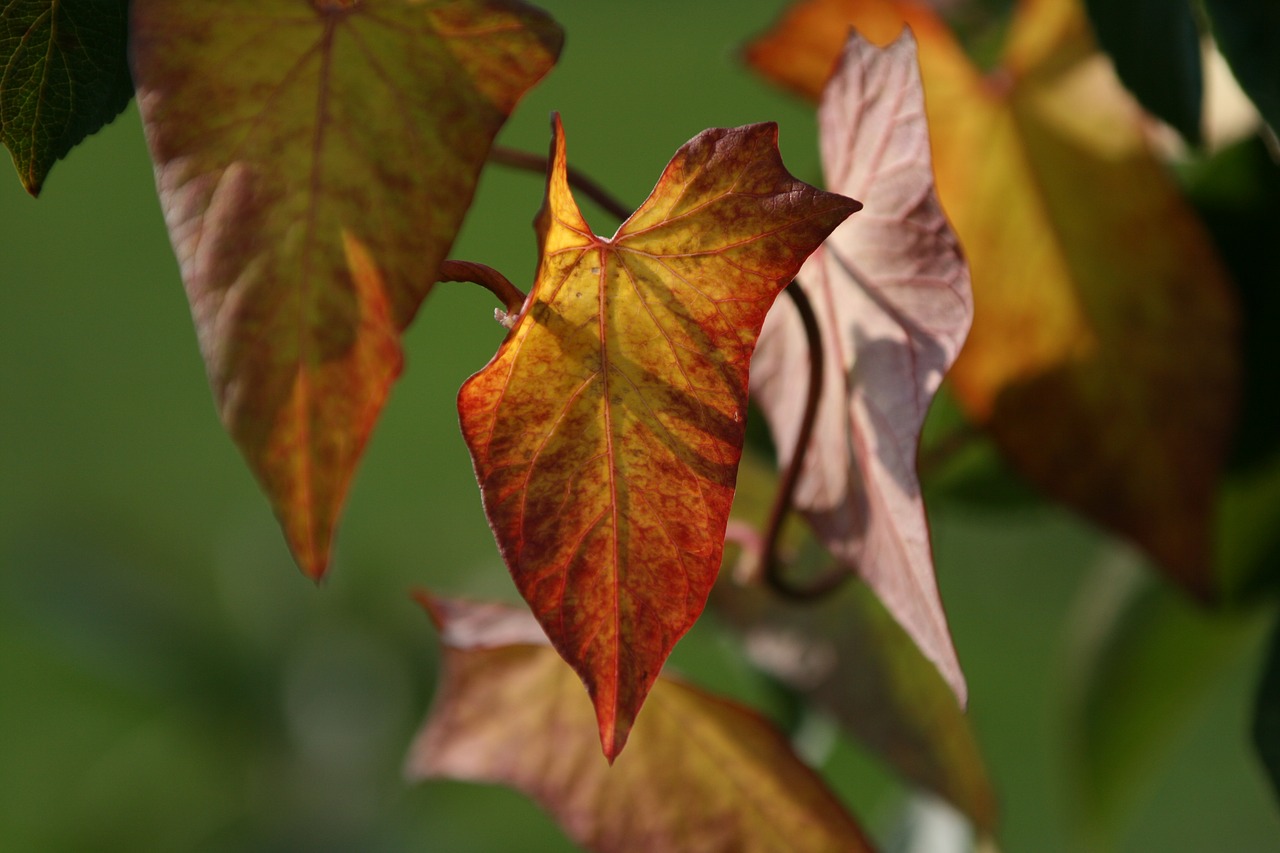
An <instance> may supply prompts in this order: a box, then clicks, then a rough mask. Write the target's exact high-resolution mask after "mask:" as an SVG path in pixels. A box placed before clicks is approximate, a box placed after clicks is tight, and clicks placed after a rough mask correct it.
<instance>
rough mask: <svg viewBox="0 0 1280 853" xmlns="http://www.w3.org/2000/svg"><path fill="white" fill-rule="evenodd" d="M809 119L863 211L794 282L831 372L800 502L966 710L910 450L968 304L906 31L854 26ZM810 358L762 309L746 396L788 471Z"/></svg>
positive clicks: (793, 330) (785, 324) (782, 313)
mask: <svg viewBox="0 0 1280 853" xmlns="http://www.w3.org/2000/svg"><path fill="white" fill-rule="evenodd" d="M818 115H819V124H820V129H821V136H822V160H823V169H824V171H825V173H826V179H827V185H828V187H829V188H830V189H831V190H833V191H835V192H840V193H843V194H845V195H849V196H851V197H854V198H857V199H859V200H861V201H862V202H863V203H864V205H865V209H864V210H863V212H862V214H861V215H860V216H858V217H857V218H856V219H850V220H848V221H846V222H845V223H844V224H843V225H842V226H840V227H839V228H838V229H836V231H835V232H834V233H833V234H832V235H831V236H830V237H829V238H828V239H827V241H826V242H825V243H824V244H823V246H822V248H820V249H819V250H818V251H817V252H815V253H814V254H813V255H812V256H811V257H810V258H809V260H808V261H807V262H806V263H805V265H804V267H803V269H802V270H801V272H800V276H799V280H800V285H801V286H802V287H803V288H804V291H805V293H806V294H808V296H809V299H810V300H811V302H812V303H813V307H814V311H815V312H816V314H817V315H818V319H819V323H820V325H821V328H822V337H823V347H824V352H825V358H826V378H825V381H824V386H825V387H824V388H823V394H822V400H821V403H820V406H819V410H818V422H817V425H816V429H815V431H814V437H813V440H812V443H811V444H810V449H809V453H808V456H807V458H806V460H805V468H804V470H803V472H802V475H801V478H800V481H799V484H798V488H797V493H796V506H797V507H798V508H799V509H801V510H803V511H804V513H805V515H806V516H807V518H808V519H809V521H810V523H811V524H812V525H813V527H814V529H815V530H816V531H817V533H818V535H819V537H820V538H821V539H822V541H823V543H824V544H825V545H826V547H827V548H828V549H829V550H830V551H831V552H832V553H833V554H834V555H835V556H836V557H837V558H838V559H840V560H841V561H842V562H844V563H845V564H847V565H848V566H849V567H850V568H851V569H852V570H853V571H854V572H856V573H857V574H858V575H859V576H860V577H862V578H863V579H864V580H865V581H866V582H867V584H868V585H869V586H870V587H871V588H872V589H873V590H875V592H876V594H877V595H878V596H879V597H880V599H881V600H882V601H883V603H884V605H885V607H886V609H887V610H888V611H889V613H891V614H892V615H893V616H894V618H895V619H897V621H898V622H899V623H900V624H901V625H902V626H903V628H904V629H905V630H906V632H907V633H908V634H909V635H910V636H911V638H912V639H913V640H914V641H915V642H916V643H917V644H918V645H919V647H920V649H921V651H922V652H923V653H924V655H925V657H927V658H928V659H929V660H930V661H932V662H933V664H934V665H935V666H937V667H938V670H939V671H940V672H941V673H942V675H943V677H944V678H945V679H946V681H947V683H948V684H950V685H951V688H952V689H953V690H954V691H955V693H956V696H957V698H958V699H959V701H960V702H961V704H963V703H964V702H965V698H966V688H965V682H964V675H963V673H962V672H961V670H960V664H959V661H958V660H957V658H956V654H955V649H954V647H953V646H952V643H951V637H950V633H949V631H948V629H947V622H946V616H945V614H944V613H943V610H942V602H941V599H940V597H939V595H938V589H937V583H936V581H935V580H934V573H933V555H932V551H931V548H930V544H929V528H928V521H927V519H926V517H925V511H924V502H923V500H922V498H921V494H920V483H919V479H918V476H917V472H916V451H917V447H918V444H919V440H920V430H921V427H922V425H923V424H924V418H925V414H926V412H927V411H928V408H929V403H930V401H931V400H932V399H933V395H934V392H936V391H937V389H938V385H939V383H940V382H941V381H942V376H943V374H944V373H945V372H946V371H947V369H948V368H949V367H950V366H951V363H952V362H953V361H954V360H955V357H956V354H957V353H958V352H959V350H960V346H961V344H962V343H963V342H964V338H965V335H966V334H967V333H968V329H969V324H970V321H971V319H972V316H973V298H972V294H971V291H970V287H969V272H968V268H967V266H966V265H965V263H964V260H963V258H962V256H961V253H960V249H959V245H958V243H957V241H956V238H955V235H954V233H953V232H952V230H951V227H950V225H949V224H948V222H947V220H946V217H945V216H944V214H943V212H942V208H941V207H940V205H939V204H938V199H937V196H936V194H935V191H934V182H933V170H932V165H931V163H932V161H931V158H930V152H929V133H928V127H927V125H926V122H925V114H924V95H923V90H922V88H921V84H920V74H919V69H918V66H917V63H916V45H915V40H914V38H912V36H911V34H910V33H909V32H908V33H904V34H903V35H902V36H901V37H900V38H899V39H898V40H897V41H896V42H894V43H893V44H891V45H889V46H888V47H887V48H884V49H880V48H877V47H875V46H874V45H872V44H871V43H870V42H867V41H866V40H864V39H863V38H861V37H860V36H858V35H857V34H856V33H855V34H852V35H851V36H850V38H849V41H848V43H847V45H846V47H845V51H844V55H843V56H842V58H841V61H840V63H839V65H838V66H837V69H836V72H835V74H834V76H833V77H832V79H831V81H830V82H829V83H828V84H827V88H826V90H825V92H824V94H823V98H822V105H821V107H820V109H819V114H818ZM808 359H809V352H808V345H807V343H806V340H805V335H804V330H803V328H802V326H801V324H800V321H799V319H798V317H797V316H796V313H795V312H794V311H789V310H786V308H785V306H784V307H782V308H779V309H777V310H774V311H772V312H771V313H770V314H769V316H768V318H767V320H766V322H765V326H764V331H763V333H762V335H761V337H760V344H759V346H758V348H757V350H756V355H755V359H754V361H753V362H752V371H751V392H752V394H753V395H754V397H755V399H756V400H757V401H758V402H759V403H760V405H761V406H762V408H763V410H764V413H765V416H766V418H767V419H768V421H769V425H770V428H771V429H772V431H773V435H774V440H775V443H776V444H777V446H778V448H779V463H780V464H781V465H784V466H785V465H786V464H787V463H788V462H789V461H790V458H791V455H792V452H793V450H794V446H795V442H796V437H797V434H798V430H799V427H800V414H801V412H802V411H803V408H804V406H803V400H804V394H805V393H806V388H805V383H804V381H803V379H802V377H804V376H806V375H807V373H808Z"/></svg>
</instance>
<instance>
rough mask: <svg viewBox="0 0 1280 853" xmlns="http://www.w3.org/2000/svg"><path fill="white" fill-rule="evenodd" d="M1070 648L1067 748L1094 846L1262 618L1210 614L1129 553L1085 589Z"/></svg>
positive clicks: (1115, 825) (1117, 821)
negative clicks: (1137, 563)
mask: <svg viewBox="0 0 1280 853" xmlns="http://www.w3.org/2000/svg"><path fill="white" fill-rule="evenodd" d="M1081 603H1082V604H1083V607H1082V608H1081V609H1080V612H1079V616H1080V617H1081V618H1080V619H1078V620H1077V622H1076V625H1075V631H1074V642H1073V648H1072V652H1071V656H1070V664H1071V673H1072V676H1073V677H1072V679H1071V680H1070V682H1069V684H1068V689H1067V698H1066V702H1067V708H1068V726H1069V730H1068V750H1069V752H1070V754H1071V755H1072V756H1073V759H1074V763H1075V767H1074V770H1075V775H1074V779H1073V783H1074V785H1075V794H1076V799H1077V805H1078V806H1079V807H1080V808H1081V810H1082V812H1083V815H1082V816H1083V818H1084V825H1085V826H1086V827H1087V830H1088V831H1089V832H1091V833H1093V835H1094V837H1093V838H1091V839H1090V848H1089V849H1099V848H1103V849H1105V846H1106V845H1104V844H1103V843H1102V842H1104V841H1105V840H1107V839H1108V838H1114V836H1115V833H1116V831H1117V830H1119V829H1120V828H1121V824H1122V821H1123V818H1124V817H1125V815H1126V814H1128V812H1129V810H1130V808H1131V807H1132V805H1133V804H1134V798H1135V797H1136V796H1137V795H1138V794H1140V793H1141V791H1142V790H1143V788H1144V787H1145V786H1146V784H1147V783H1148V782H1149V781H1150V778H1151V776H1152V774H1153V772H1154V771H1155V770H1156V769H1157V768H1158V766H1159V764H1160V762H1161V760H1162V759H1163V757H1164V756H1165V755H1166V754H1167V752H1168V751H1169V748H1170V747H1171V746H1172V745H1173V744H1174V743H1175V742H1176V740H1177V739H1178V737H1179V736H1180V735H1181V733H1182V732H1183V731H1184V729H1185V727H1186V725H1187V723H1188V722H1189V721H1190V720H1191V718H1192V717H1193V715H1194V713H1195V711H1196V709H1197V708H1198V707H1199V706H1200V705H1201V703H1202V701H1203V700H1204V698H1205V696H1206V695H1207V694H1208V693H1209V692H1210V691H1211V690H1212V688H1213V687H1214V685H1215V684H1217V683H1218V678H1219V676H1220V674H1221V673H1222V671H1223V669H1224V666H1225V664H1226V663H1227V662H1229V661H1231V660H1233V659H1234V658H1235V657H1236V656H1237V655H1239V654H1240V653H1241V651H1242V650H1243V649H1244V648H1246V647H1247V645H1248V643H1249V641H1250V640H1251V639H1255V638H1256V637H1257V628H1258V622H1257V620H1256V619H1250V618H1243V617H1240V616H1238V615H1222V614H1218V615H1211V614H1207V613H1205V612H1204V611H1203V610H1201V609H1199V608H1197V607H1195V606H1194V605H1193V604H1191V603H1190V601H1188V600H1187V599H1186V597H1185V596H1182V595H1180V594H1179V593H1178V592H1177V591H1176V590H1174V589H1172V588H1171V587H1169V586H1168V585H1166V584H1162V583H1159V582H1158V581H1156V580H1154V579H1152V578H1151V577H1150V576H1149V575H1147V574H1146V573H1143V572H1140V571H1138V570H1137V567H1136V566H1134V565H1131V564H1129V563H1128V562H1127V561H1126V562H1124V563H1122V564H1111V565H1107V566H1104V567H1103V571H1101V572H1100V573H1099V575H1098V576H1097V577H1096V578H1095V579H1094V583H1093V585H1092V586H1091V587H1090V588H1089V589H1087V590H1085V594H1083V595H1082V596H1081Z"/></svg>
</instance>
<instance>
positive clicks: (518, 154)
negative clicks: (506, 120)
mask: <svg viewBox="0 0 1280 853" xmlns="http://www.w3.org/2000/svg"><path fill="white" fill-rule="evenodd" d="M489 159H490V160H492V161H493V162H494V163H499V164H501V165H503V166H510V167H512V168H513V169H523V170H525V171H527V172H543V173H545V172H546V171H547V158H546V157H543V156H541V155H538V154H530V153H528V152H526V151H516V150H515V149H513V148H504V147H503V146H501V145H495V146H493V147H492V148H490V149H489ZM568 177H569V185H570V186H572V187H573V188H574V189H576V190H578V191H579V192H581V193H582V194H583V195H585V196H586V197H587V198H589V199H591V200H592V201H594V202H595V203H596V204H598V205H600V207H601V208H602V209H603V210H605V211H606V212H607V213H609V214H610V215H611V216H616V217H617V218H618V219H619V220H624V221H625V220H626V218H627V217H628V216H630V215H631V209H630V208H628V207H627V206H626V205H625V204H623V203H622V202H620V201H618V200H617V199H616V198H614V197H613V195H612V194H611V193H610V192H609V191H608V190H606V189H605V188H604V187H602V186H600V185H599V184H598V183H596V182H595V181H593V180H591V178H589V177H587V176H586V175H584V174H582V173H581V172H579V171H578V170H577V169H575V168H573V167H572V166H570V167H569V168H568Z"/></svg>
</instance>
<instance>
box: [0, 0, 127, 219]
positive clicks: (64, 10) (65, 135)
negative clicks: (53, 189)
mask: <svg viewBox="0 0 1280 853" xmlns="http://www.w3.org/2000/svg"><path fill="white" fill-rule="evenodd" d="M127 19H128V3H127V2H126V0H61V2H59V0H10V2H7V3H5V4H4V7H3V9H0V142H3V143H4V144H5V146H6V147H8V149H9V153H10V154H12V155H13V165H14V166H15V167H16V168H17V170H18V177H19V178H21V180H22V185H23V186H24V187H26V188H27V192H29V193H31V194H32V195H33V196H34V195H39V194H40V188H41V187H42V186H43V185H44V180H45V178H46V177H47V176H48V174H49V170H50V169H51V168H53V164H54V163H56V162H57V161H58V160H60V159H62V158H63V157H65V156H66V155H67V152H68V151H70V150H71V149H72V148H73V147H74V146H75V145H76V144H77V143H79V142H80V141H81V140H82V139H84V138H85V137H86V136H88V135H89V134H91V133H94V132H95V131H97V130H98V128H100V127H102V126H103V125H104V124H106V123H107V122H109V121H111V120H112V119H113V118H115V117H116V116H117V115H119V114H120V111H121V110H123V109H124V108H125V105H126V104H128V103H129V99H130V98H131V97H133V83H132V82H131V81H130V80H129V64H128V61H127V58H126V53H125V43H126V36H127Z"/></svg>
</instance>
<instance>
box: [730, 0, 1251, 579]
mask: <svg viewBox="0 0 1280 853" xmlns="http://www.w3.org/2000/svg"><path fill="white" fill-rule="evenodd" d="M835 21H841V22H842V23H841V24H840V25H839V26H836V25H835V24H834V23H833V22H835ZM815 22H817V23H820V24H821V25H822V26H823V27H825V28H827V30H832V29H840V30H845V28H847V27H848V26H849V25H855V26H858V28H859V30H860V31H862V32H864V34H866V35H868V37H870V38H872V39H873V40H874V41H877V42H880V41H881V40H882V39H885V40H887V39H890V38H893V37H894V36H895V35H896V33H897V31H898V30H897V28H900V27H901V26H902V24H903V23H904V22H907V23H909V24H910V26H911V28H912V30H913V31H914V33H915V35H916V38H917V39H918V40H919V44H920V64H921V73H922V78H923V81H924V88H925V103H926V108H927V112H928V118H929V125H930V130H931V133H932V134H933V137H934V139H935V140H939V143H938V144H937V145H936V146H935V147H934V151H933V155H934V167H935V171H936V174H937V182H938V195H939V197H940V199H941V200H942V204H943V207H944V209H945V210H946V212H947V215H948V217H949V218H950V220H951V222H952V223H953V225H954V226H955V229H956V232H957V234H958V235H959V237H960V242H961V244H962V246H963V247H964V250H965V253H966V256H967V258H968V261H969V265H970V269H971V271H972V276H973V288H974V301H975V306H976V313H975V316H974V321H973V327H972V330H971V332H970V335H969V338H968V341H967V342H966V344H965V348H964V351H963V353H962V354H961V356H960V358H959V359H958V361H957V362H956V365H955V367H954V369H953V370H952V371H951V373H950V376H951V379H952V382H953V388H954V390H955V392H956V396H957V398H958V399H959V400H960V401H961V403H962V404H963V405H964V407H965V408H966V410H967V412H968V414H969V415H970V417H972V418H973V419H975V420H976V421H978V422H979V423H981V424H984V425H985V426H986V428H987V429H988V430H989V431H990V433H991V434H992V435H993V436H994V437H995V439H996V441H997V443H998V444H999V445H1000V447H1001V449H1002V451H1003V452H1004V453H1005V455H1006V456H1007V457H1008V458H1009V459H1010V460H1011V461H1012V463H1013V464H1014V466H1015V467H1016V468H1017V469H1018V470H1019V471H1020V472H1021V473H1022V474H1023V475H1024V476H1026V477H1027V478H1028V479H1029V480H1030V481H1032V482H1033V483H1034V484H1036V485H1037V487H1038V488H1040V489H1042V490H1043V491H1045V492H1046V493H1048V494H1050V495H1052V496H1054V497H1056V498H1058V499H1060V500H1062V501H1064V502H1066V503H1068V504H1070V505H1072V506H1074V507H1076V508H1078V509H1080V510H1081V511H1082V512H1084V513H1085V514H1086V515H1088V516H1089V517H1091V518H1093V519H1094V520H1096V521H1098V522H1101V523H1102V524H1104V525H1106V526H1107V527H1109V528H1111V529H1113V530H1115V531H1117V532H1119V533H1121V534H1123V535H1126V536H1128V537H1130V538H1132V539H1133V540H1135V541H1136V542H1138V543H1139V544H1140V545H1142V546H1143V547H1144V548H1145V549H1146V550H1147V551H1148V552H1149V553H1150V554H1151V555H1152V556H1153V557H1155V558H1156V560H1157V561H1158V562H1159V563H1160V564H1161V565H1162V566H1163V567H1164V569H1165V570H1166V571H1167V572H1168V573H1169V574H1170V575H1171V576H1173V577H1174V578H1175V579H1177V580H1178V581H1179V582H1180V583H1182V584H1183V585H1184V586H1185V587H1186V588H1188V589H1189V590H1191V591H1193V592H1194V593H1196V594H1197V595H1200V596H1203V597H1209V596H1212V595H1213V594H1214V591H1215V586H1216V582H1215V580H1214V578H1213V576H1212V571H1211V566H1210V563H1211V541H1212V537H1211V528H1212V515H1213V495H1214V492H1215V489H1216V487H1217V484H1218V481H1219V478H1220V474H1221V468H1222V462H1223V457H1224V453H1225V447H1226V443H1227V439H1228V436H1229V435H1230V432H1231V428H1232V423H1233V412H1234V408H1235V400H1236V394H1237V392H1236V389H1237V385H1238V381H1239V380H1238V372H1239V367H1238V356H1237V352H1236V347H1237V341H1236V326H1237V321H1238V320H1237V316H1236V307H1235V303H1234V300H1233V297H1232V295H1231V290H1230V287H1229V284H1228V282H1227V280H1226V274H1225V272H1224V270H1223V267H1222V264H1221V262H1220V261H1219V259H1218V258H1217V256H1216V254H1215V252H1214V249H1213V246H1212V244H1211V243H1210V241H1209V239H1208V237H1207V235H1206V233H1205V231H1204V229H1203V227H1202V226H1201V224H1200V223H1199V221H1198V220H1197V219H1196V218H1195V217H1194V215H1193V213H1192V212H1191V210H1190V209H1189V208H1188V207H1187V205H1186V204H1185V202H1184V201H1183V200H1182V198H1181V196H1180V194H1179V192H1178V190H1177V187H1176V186H1175V184H1174V183H1173V181H1172V179H1171V177H1170V176H1169V174H1168V173H1167V172H1166V170H1165V168H1164V166H1163V165H1162V164H1161V163H1160V162H1158V161H1157V160H1156V158H1155V157H1154V156H1153V155H1152V154H1151V152H1150V151H1149V150H1148V148H1147V144H1146V140H1145V137H1144V134H1143V129H1142V121H1143V114H1142V113H1141V112H1140V110H1139V108H1138V107H1137V105H1136V104H1135V103H1134V102H1133V101H1132V99H1131V98H1130V97H1129V96H1128V95H1127V93H1126V92H1124V91H1123V89H1122V88H1121V86H1120V84H1119V83H1118V81H1117V80H1116V79H1115V76H1114V73H1113V72H1112V70H1111V67H1110V64H1109V63H1108V62H1107V60H1106V59H1105V57H1103V56H1102V55H1101V54H1100V53H1098V52H1097V50H1096V49H1095V48H1094V46H1093V44H1092V41H1091V38H1090V33H1089V29H1088V25H1087V22H1086V20H1085V17H1084V12H1083V9H1082V8H1080V6H1079V5H1078V4H1077V3H1075V2H1073V0H1025V2H1023V3H1021V4H1020V5H1019V7H1018V14H1017V15H1016V16H1015V19H1014V22H1013V26H1012V29H1011V32H1010V35H1009V39H1008V42H1007V43H1006V46H1005V50H1004V58H1003V63H1002V66H1001V67H1000V68H999V69H997V70H996V71H994V72H993V73H992V74H990V75H986V76H984V75H982V74H980V73H979V72H978V70H977V69H976V68H975V67H974V66H973V64H972V63H971V62H970V61H969V59H968V58H967V57H966V56H965V55H964V53H963V51H962V50H961V49H960V46H959V45H958V44H957V43H956V41H955V39H954V38H953V37H952V36H951V34H950V33H949V32H948V31H947V29H946V27H945V26H944V25H943V24H942V23H941V22H940V21H939V20H938V19H937V18H936V17H935V16H934V15H933V14H932V13H931V12H929V11H928V10H927V9H925V8H924V7H922V6H919V5H917V4H908V3H895V2H892V0H810V2H806V3H802V4H800V5H799V6H797V7H796V9H795V10H794V11H793V12H792V13H790V14H789V15H788V16H787V17H786V18H784V19H783V21H782V23H781V24H780V26H779V29H778V30H777V31H775V32H774V33H772V34H770V35H769V36H768V37H766V38H765V39H763V40H762V41H761V42H760V43H758V44H757V45H755V46H753V48H752V50H751V52H750V56H751V58H752V60H753V61H754V62H756V63H757V64H758V65H760V67H762V68H763V69H764V70H765V71H766V73H769V74H776V75H778V76H779V78H780V79H782V80H784V81H786V83H787V85H789V86H791V87H793V88H796V89H799V90H803V91H807V92H809V93H816V92H817V91H819V90H820V87H821V85H822V82H823V80H822V79H808V78H805V77H803V76H802V75H801V71H802V70H803V69H801V68H799V67H798V66H797V65H793V64H789V63H788V62H787V61H786V60H787V58H788V57H790V56H792V55H794V52H795V51H797V50H799V51H814V50H817V49H819V48H822V47H823V46H826V47H827V49H828V50H829V51H830V52H829V53H828V54H827V56H829V57H830V58H831V61H832V62H833V61H834V59H835V57H836V56H837V55H838V48H835V47H831V43H832V41H833V38H832V36H831V34H830V32H829V31H828V32H825V34H823V35H821V36H817V35H814V34H813V33H809V32H799V33H797V32H796V31H795V28H796V27H797V26H800V27H805V26H813V25H814V23H815ZM822 64H823V63H821V62H818V61H816V60H814V59H813V58H810V59H809V60H807V63H806V64H805V66H804V68H808V69H815V68H818V67H821V65H822ZM828 67H829V64H828ZM824 79H825V78H824Z"/></svg>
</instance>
